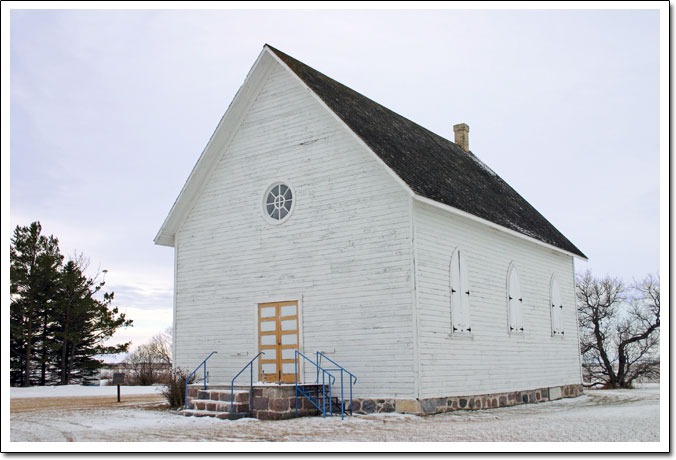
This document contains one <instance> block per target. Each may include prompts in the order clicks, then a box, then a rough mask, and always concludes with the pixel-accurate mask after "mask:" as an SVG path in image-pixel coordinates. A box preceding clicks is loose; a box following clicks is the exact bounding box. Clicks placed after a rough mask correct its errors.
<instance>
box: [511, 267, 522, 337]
mask: <svg viewBox="0 0 676 460" xmlns="http://www.w3.org/2000/svg"><path fill="white" fill-rule="evenodd" d="M507 295H508V297H507V301H508V305H509V331H510V332H512V333H515V332H523V321H522V318H521V310H522V303H523V300H522V297H521V287H520V286H519V277H518V275H517V274H516V269H515V268H514V267H512V269H511V270H510V272H509V279H508V289H507Z"/></svg>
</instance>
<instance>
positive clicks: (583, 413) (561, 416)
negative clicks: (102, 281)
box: [10, 384, 660, 442]
mask: <svg viewBox="0 0 676 460" xmlns="http://www.w3.org/2000/svg"><path fill="white" fill-rule="evenodd" d="M13 397H14V396H13ZM659 410H660V408H659V385H654V384H653V385H646V386H644V387H641V388H639V389H635V390H588V391H587V392H586V393H585V395H584V396H581V397H578V398H573V399H562V400H558V401H552V402H546V403H539V404H528V405H521V406H514V407H507V408H499V409H486V410H478V411H471V412H470V411H460V412H453V413H447V414H439V415H434V416H427V417H417V416H412V415H402V414H373V415H361V416H354V417H345V420H342V421H341V420H340V417H333V418H329V417H327V418H322V417H304V418H299V419H290V420H283V421H261V420H255V419H241V420H235V421H228V420H217V419H212V418H195V417H182V416H178V415H176V414H175V413H174V412H172V411H169V410H167V409H166V408H165V407H163V405H162V400H161V399H159V398H157V399H155V400H153V401H145V402H139V403H137V404H136V405H134V406H129V405H126V406H117V407H116V406H114V405H113V406H112V407H91V408H79V409H68V408H59V409H53V408H47V409H46V410H40V411H27V412H19V413H14V414H12V415H11V418H10V439H11V441H13V442H17V441H120V440H124V441H484V442H485V441H525V442H539V441H601V442H604V441H605V442H609V441H611V442H612V441H659Z"/></svg>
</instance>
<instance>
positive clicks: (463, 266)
mask: <svg viewBox="0 0 676 460" xmlns="http://www.w3.org/2000/svg"><path fill="white" fill-rule="evenodd" d="M458 256H459V257H458V260H459V261H460V298H461V299H462V300H461V301H460V305H461V315H460V319H461V321H462V323H461V326H462V327H463V330H464V331H469V329H470V324H469V299H470V295H471V292H470V290H469V277H468V275H467V260H465V257H464V252H461V251H458Z"/></svg>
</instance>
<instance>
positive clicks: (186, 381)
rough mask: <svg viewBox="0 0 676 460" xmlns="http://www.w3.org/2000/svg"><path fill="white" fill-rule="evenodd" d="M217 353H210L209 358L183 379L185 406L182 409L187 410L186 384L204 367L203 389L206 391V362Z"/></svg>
mask: <svg viewBox="0 0 676 460" xmlns="http://www.w3.org/2000/svg"><path fill="white" fill-rule="evenodd" d="M216 353H218V352H217V351H212V352H211V353H210V354H209V356H207V357H206V358H204V361H202V362H201V363H200V365H199V366H197V367H196V368H195V370H194V371H192V372H191V373H190V374H189V375H188V378H187V379H185V405H184V406H183V408H184V409H187V408H188V382H190V379H191V378H192V376H193V375H195V373H196V372H197V371H198V370H199V368H200V367H202V366H204V389H205V390H206V389H207V360H208V359H209V358H211V357H212V356H213V355H215V354H216Z"/></svg>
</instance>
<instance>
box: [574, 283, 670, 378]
mask: <svg viewBox="0 0 676 460" xmlns="http://www.w3.org/2000/svg"><path fill="white" fill-rule="evenodd" d="M576 293H577V308H578V318H579V323H580V351H581V353H582V357H583V361H584V362H583V366H584V368H585V370H586V372H587V374H588V375H589V379H590V382H589V383H588V386H595V385H601V386H603V387H604V388H631V386H632V382H633V381H634V380H636V379H637V378H638V377H641V376H646V377H655V376H658V375H659V363H660V361H659V354H658V351H659V350H658V348H659V327H660V280H659V277H655V276H652V275H649V276H647V277H646V278H645V279H644V280H642V281H640V282H635V283H634V284H633V285H631V286H629V288H627V287H626V286H625V285H624V283H623V282H622V281H621V280H619V279H617V278H612V277H605V278H602V279H597V278H594V277H593V276H592V274H591V272H590V271H587V272H585V273H584V274H581V275H580V274H578V275H577V292H576Z"/></svg>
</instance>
